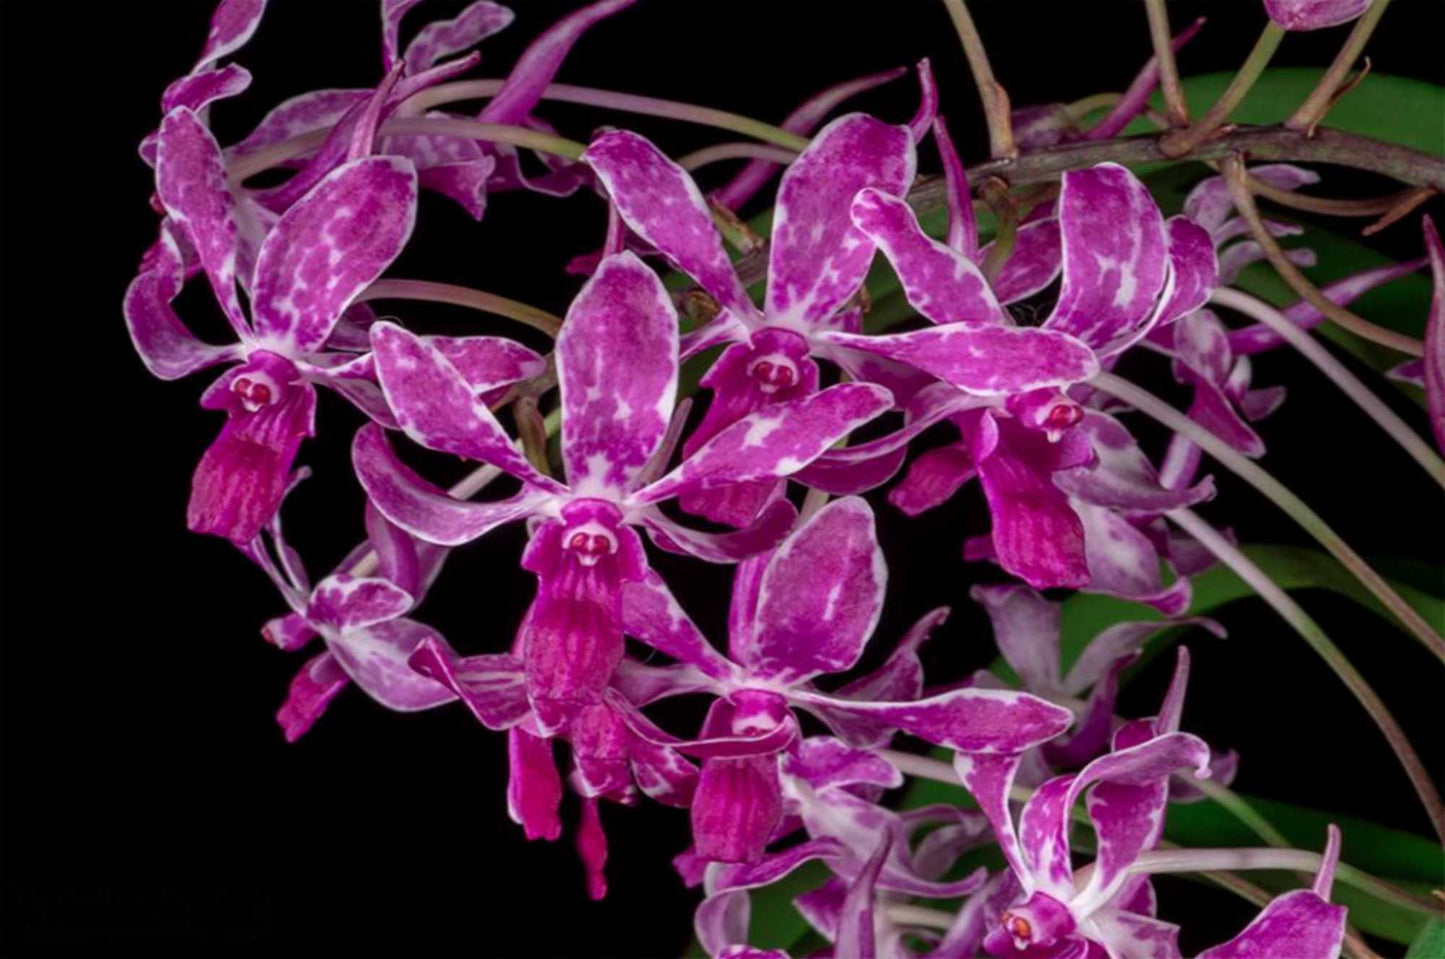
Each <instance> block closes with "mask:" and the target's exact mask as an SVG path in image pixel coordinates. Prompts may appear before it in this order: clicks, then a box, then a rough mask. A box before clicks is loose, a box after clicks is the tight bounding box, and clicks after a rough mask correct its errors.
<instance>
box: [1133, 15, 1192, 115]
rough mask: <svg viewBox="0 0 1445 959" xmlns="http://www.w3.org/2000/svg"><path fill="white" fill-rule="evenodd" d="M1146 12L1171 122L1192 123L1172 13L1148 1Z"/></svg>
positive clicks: (1160, 86) (1161, 86)
mask: <svg viewBox="0 0 1445 959" xmlns="http://www.w3.org/2000/svg"><path fill="white" fill-rule="evenodd" d="M1144 9H1145V11H1146V12H1147V13H1148V14H1149V39H1150V41H1151V42H1152V43H1153V44H1154V58H1155V60H1156V61H1157V62H1158V64H1159V88H1160V89H1161V90H1162V91H1163V93H1164V103H1165V105H1166V106H1167V107H1168V109H1169V122H1170V123H1171V124H1172V125H1174V126H1183V125H1184V124H1186V123H1188V122H1189V102H1188V101H1187V100H1185V98H1184V84H1182V83H1181V82H1180V81H1179V67H1178V66H1177V65H1176V64H1175V62H1174V46H1173V41H1172V38H1171V37H1170V36H1169V11H1167V10H1165V9H1164V0H1144Z"/></svg>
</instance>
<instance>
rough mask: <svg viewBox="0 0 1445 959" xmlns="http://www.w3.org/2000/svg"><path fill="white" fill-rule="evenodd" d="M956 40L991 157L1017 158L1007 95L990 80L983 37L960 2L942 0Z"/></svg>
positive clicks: (961, 0) (958, 0)
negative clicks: (984, 125)
mask: <svg viewBox="0 0 1445 959" xmlns="http://www.w3.org/2000/svg"><path fill="white" fill-rule="evenodd" d="M943 5H944V6H945V7H946V8H948V15H949V17H950V18H951V19H952V20H953V27H954V29H955V30H957V31H958V39H959V40H960V41H962V43H963V55H964V57H966V58H967V59H968V68H969V69H970V70H971V71H973V82H974V83H975V84H976V85H977V86H978V97H979V100H981V101H982V102H983V115H984V116H985V117H986V118H987V120H988V139H989V143H990V145H991V154H990V155H991V156H993V158H994V159H996V160H998V159H1008V158H1011V157H1016V156H1018V152H1019V149H1018V146H1017V145H1016V144H1015V143H1014V131H1013V121H1012V119H1011V118H1010V116H1009V101H1008V93H1007V92H1006V91H1005V90H1004V88H1003V87H1002V86H1000V85H999V82H998V81H997V80H996V79H994V75H993V67H992V66H991V65H990V64H989V62H988V52H987V51H986V50H984V48H983V38H982V37H980V36H979V35H978V27H976V26H974V23H973V17H972V16H971V15H970V14H969V12H968V7H967V6H966V5H965V4H964V2H963V0H943Z"/></svg>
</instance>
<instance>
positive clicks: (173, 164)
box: [156, 107, 247, 337]
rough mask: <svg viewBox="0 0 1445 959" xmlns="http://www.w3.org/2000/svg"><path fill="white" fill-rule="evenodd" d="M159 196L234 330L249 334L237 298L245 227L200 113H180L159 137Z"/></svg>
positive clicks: (168, 121) (165, 124) (166, 122)
mask: <svg viewBox="0 0 1445 959" xmlns="http://www.w3.org/2000/svg"><path fill="white" fill-rule="evenodd" d="M156 192H157V193H159V194H160V198H161V202H162V203H163V204H165V208H166V213H167V214H169V215H170V218H171V221H172V222H173V223H174V224H175V225H176V226H177V227H178V228H180V229H181V230H184V231H185V234H186V236H187V238H188V239H189V240H190V242H191V245H192V246H194V247H195V250H196V253H197V254H198V255H199V256H200V260H201V265H202V266H204V267H205V269H206V275H207V276H208V277H209V278H210V281H211V288H212V289H214V290H215V292H216V298H217V299H218V300H219V301H220V304H221V308H222V309H223V310H224V311H225V313H226V318H227V319H228V320H229V321H230V323H231V327H232V328H233V329H234V330H235V331H236V332H237V333H238V334H239V335H241V336H243V337H244V336H245V335H246V332H247V326H246V320H245V318H244V316H243V315H242V313H241V302H240V299H239V298H238V297H237V296H236V243H237V234H238V233H239V231H240V226H239V225H238V223H237V219H236V201H235V198H234V197H233V196H232V195H231V188H230V185H229V184H228V182H227V180H226V164H225V161H224V160H223V159H222V158H221V148H220V146H218V145H217V144H216V140H215V137H213V136H211V131H210V130H207V129H206V125H205V124H204V123H202V122H201V120H200V118H199V117H197V116H196V114H195V113H193V112H191V111H190V110H189V109H187V108H185V107H177V108H176V109H175V110H172V111H171V112H170V113H168V114H166V118H165V119H164V120H163V121H161V127H160V131H159V133H158V134H157V154H156Z"/></svg>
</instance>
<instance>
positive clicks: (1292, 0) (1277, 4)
mask: <svg viewBox="0 0 1445 959" xmlns="http://www.w3.org/2000/svg"><path fill="white" fill-rule="evenodd" d="M1264 9H1265V12H1266V13H1268V14H1269V18H1270V19H1271V20H1273V21H1274V22H1275V23H1277V24H1279V25H1280V26H1282V27H1284V28H1285V29H1286V30H1322V29H1324V28H1325V27H1335V26H1339V25H1340V24H1342V23H1349V22H1350V21H1351V20H1355V19H1358V18H1359V17H1360V16H1362V15H1363V14H1364V12H1365V11H1366V10H1368V9H1370V0H1264ZM1301 959H1305V957H1304V956H1303V955H1301Z"/></svg>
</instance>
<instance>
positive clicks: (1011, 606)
mask: <svg viewBox="0 0 1445 959" xmlns="http://www.w3.org/2000/svg"><path fill="white" fill-rule="evenodd" d="M969 595H970V596H972V597H973V599H974V601H975V602H977V603H979V604H980V605H981V606H983V608H984V610H985V611H986V612H987V613H988V616H989V620H990V622H991V623H992V624H993V635H994V641H995V643H996V644H997V645H998V650H999V653H1000V655H1002V656H1003V659H1004V661H1005V662H1006V663H1008V665H1009V666H1010V667H1011V668H1012V669H1013V671H1014V672H1015V673H1017V674H1018V677H1019V680H1020V683H1021V685H1022V687H1023V688H1024V689H1025V690H1026V691H1028V692H1030V693H1032V694H1034V695H1035V696H1038V697H1039V698H1041V699H1047V700H1048V701H1050V702H1052V703H1057V704H1058V705H1060V706H1064V707H1065V708H1068V709H1070V710H1072V711H1073V712H1074V715H1075V718H1076V723H1075V727H1074V731H1073V732H1072V733H1071V734H1070V735H1069V736H1067V737H1060V738H1058V739H1056V740H1053V741H1052V742H1047V743H1044V744H1042V745H1041V746H1040V747H1039V749H1038V753H1037V757H1036V758H1035V761H1032V762H1031V761H1030V759H1031V758H1034V757H1030V756H1026V757H1025V760H1024V765H1023V766H1022V767H1021V769H1020V772H1019V775H1018V777H1017V778H1018V781H1019V782H1022V783H1024V784H1025V785H1034V784H1037V783H1039V782H1042V781H1043V779H1045V778H1047V777H1048V776H1049V775H1051V774H1050V773H1048V772H1045V770H1048V769H1049V768H1050V767H1052V768H1055V769H1067V768H1073V767H1077V766H1081V765H1083V764H1084V763H1086V762H1088V761H1089V760H1091V759H1093V758H1094V757H1096V756H1097V755H1099V753H1100V752H1102V751H1103V750H1104V749H1105V748H1106V747H1107V746H1108V743H1109V740H1110V738H1111V737H1112V736H1113V734H1114V732H1115V731H1116V730H1117V729H1118V728H1119V727H1120V726H1121V725H1123V721H1122V720H1120V719H1119V718H1118V717H1117V716H1116V715H1115V712H1114V704H1115V702H1116V700H1117V698H1118V695H1119V675H1120V673H1121V672H1122V671H1123V670H1124V668H1125V667H1127V666H1129V665H1131V664H1132V663H1133V662H1135V660H1137V659H1138V656H1139V651H1140V649H1141V648H1142V647H1143V645H1144V642H1145V641H1146V640H1148V639H1149V638H1150V637H1151V636H1153V635H1154V634H1155V633H1157V632H1159V630H1161V629H1170V628H1173V627H1178V626H1188V625H1193V626H1201V627H1203V628H1204V629H1207V630H1208V631H1209V632H1211V633H1213V634H1214V635H1216V636H1219V637H1221V638H1222V637H1223V636H1224V627H1222V626H1220V625H1219V624H1218V623H1216V622H1215V621H1214V620H1212V619H1207V618H1204V617H1197V616H1195V617H1183V618H1178V619H1166V620H1147V621H1127V622H1122V623H1115V624H1114V625H1112V626H1110V627H1108V628H1107V629H1105V630H1104V631H1103V632H1101V633H1099V634H1098V635H1097V636H1095V637H1094V638H1093V639H1092V640H1090V642H1089V644H1088V645H1087V646H1085V647H1084V649H1083V650H1082V651H1081V652H1080V653H1079V656H1078V658H1077V659H1075V660H1074V663H1073V665H1072V666H1071V667H1070V668H1069V671H1068V673H1067V674H1063V673H1061V671H1060V667H1061V665H1062V663H1061V651H1060V647H1059V635H1060V633H1059V615H1060V611H1061V609H1062V606H1061V605H1060V604H1059V603H1053V602H1050V601H1049V600H1047V599H1045V598H1044V597H1042V596H1040V595H1039V594H1038V593H1036V592H1035V591H1034V590H1032V589H1029V588H1028V587H1027V586H1020V585H1016V584H1015V585H1004V586H975V587H974V588H973V589H972V590H971V591H970V592H969ZM974 682H975V683H976V684H979V685H985V686H992V685H995V684H997V682H998V681H997V680H996V679H995V678H994V677H993V675H992V674H991V673H988V672H987V671H980V672H979V673H976V674H975V675H974ZM1085 695H1087V699H1082V698H1081V697H1084V696H1085ZM1238 765H1239V756H1238V754H1237V753H1235V752H1234V751H1233V750H1231V751H1230V752H1228V753H1225V754H1219V753H1214V754H1213V756H1212V758H1211V760H1210V777H1209V778H1210V779H1211V780H1212V781H1214V782H1217V783H1220V784H1222V785H1225V786H1227V785H1229V783H1230V782H1231V781H1233V779H1234V775H1235V772H1236V771H1237V769H1238ZM1041 773H1042V774H1041ZM1169 787H1170V796H1169V798H1170V801H1172V802H1193V801H1197V800H1199V799H1201V798H1203V794H1202V793H1200V792H1199V791H1198V790H1197V789H1196V788H1194V787H1193V786H1191V785H1190V784H1189V782H1188V780H1186V779H1184V778H1182V777H1180V776H1177V775H1176V776H1175V777H1174V778H1172V779H1171V780H1170V782H1169Z"/></svg>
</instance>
